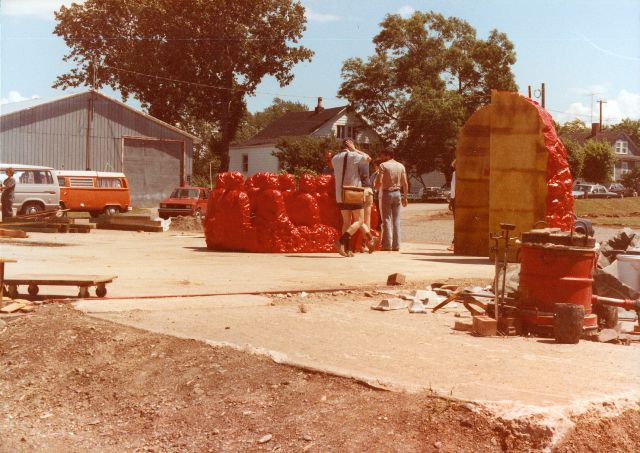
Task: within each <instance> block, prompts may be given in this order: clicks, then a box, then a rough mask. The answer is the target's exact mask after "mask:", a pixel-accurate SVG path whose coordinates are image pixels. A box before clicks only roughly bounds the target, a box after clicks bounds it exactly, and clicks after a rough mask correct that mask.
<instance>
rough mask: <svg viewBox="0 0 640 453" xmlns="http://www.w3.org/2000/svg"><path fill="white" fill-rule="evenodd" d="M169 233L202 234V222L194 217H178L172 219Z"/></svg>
mask: <svg viewBox="0 0 640 453" xmlns="http://www.w3.org/2000/svg"><path fill="white" fill-rule="evenodd" d="M168 229H169V231H186V232H202V222H201V221H200V220H198V219H197V218H195V217H194V216H177V217H173V218H172V219H171V222H170V223H169V228H168Z"/></svg>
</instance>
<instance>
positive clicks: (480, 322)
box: [473, 315, 498, 337]
mask: <svg viewBox="0 0 640 453" xmlns="http://www.w3.org/2000/svg"><path fill="white" fill-rule="evenodd" d="M473 332H474V333H476V334H478V335H480V336H481V337H492V336H495V335H496V334H497V333H498V323H497V321H496V320H495V319H493V318H490V317H488V316H485V315H480V316H474V317H473Z"/></svg>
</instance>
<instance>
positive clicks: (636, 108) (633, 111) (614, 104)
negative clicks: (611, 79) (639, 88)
mask: <svg viewBox="0 0 640 453" xmlns="http://www.w3.org/2000/svg"><path fill="white" fill-rule="evenodd" d="M587 92H588V93H591V92H593V91H589V90H587ZM601 98H602V99H603V100H605V101H606V103H605V104H604V105H603V106H602V118H603V122H604V124H615V123H618V122H620V121H621V120H622V119H623V118H631V119H634V120H638V119H640V93H632V92H630V91H627V90H620V92H619V93H618V94H617V95H616V96H615V97H613V96H606V90H604V92H603V91H601V94H600V95H597V96H594V105H593V110H592V109H591V106H590V105H589V101H587V102H574V103H573V104H571V105H570V106H569V108H568V109H566V110H565V111H564V112H562V113H560V114H559V115H558V116H557V121H559V122H560V123H564V122H566V121H571V120H573V119H575V118H580V119H581V120H582V121H584V122H585V123H587V124H588V123H589V119H590V116H591V112H592V111H593V121H594V122H596V121H598V120H599V118H600V112H599V108H600V107H599V105H598V104H597V103H596V101H597V100H599V99H601Z"/></svg>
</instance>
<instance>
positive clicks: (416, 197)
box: [407, 187, 424, 203]
mask: <svg viewBox="0 0 640 453" xmlns="http://www.w3.org/2000/svg"><path fill="white" fill-rule="evenodd" d="M423 194H424V188H423V187H418V188H417V189H414V190H409V193H407V201H408V202H409V203H415V202H417V201H422V200H423Z"/></svg>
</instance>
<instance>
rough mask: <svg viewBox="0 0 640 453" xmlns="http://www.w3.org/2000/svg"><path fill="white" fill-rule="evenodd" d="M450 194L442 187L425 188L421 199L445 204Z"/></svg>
mask: <svg viewBox="0 0 640 453" xmlns="http://www.w3.org/2000/svg"><path fill="white" fill-rule="evenodd" d="M450 193H451V192H447V191H446V190H445V189H443V188H442V187H427V188H426V189H425V191H424V194H423V196H422V199H423V200H424V201H430V202H439V203H447V202H449V196H450Z"/></svg>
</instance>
